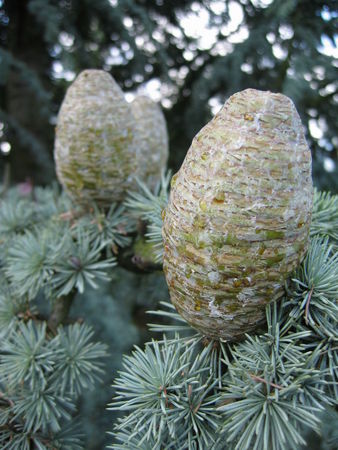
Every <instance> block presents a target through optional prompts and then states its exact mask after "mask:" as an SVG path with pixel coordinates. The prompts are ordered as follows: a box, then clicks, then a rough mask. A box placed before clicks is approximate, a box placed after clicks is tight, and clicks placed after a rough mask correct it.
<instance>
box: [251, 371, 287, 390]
mask: <svg viewBox="0 0 338 450" xmlns="http://www.w3.org/2000/svg"><path fill="white" fill-rule="evenodd" d="M249 375H250V377H251V378H252V379H253V380H255V381H260V382H261V383H264V384H268V385H269V386H272V387H274V388H276V389H283V386H280V385H279V384H275V383H271V382H269V381H266V380H265V379H264V378H261V377H259V376H257V375H253V374H251V373H250V374H249Z"/></svg>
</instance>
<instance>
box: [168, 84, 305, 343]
mask: <svg viewBox="0 0 338 450" xmlns="http://www.w3.org/2000/svg"><path fill="white" fill-rule="evenodd" d="M311 210H312V181H311V155H310V150H309V148H308V146H307V144H306V141H305V138H304V134H303V130H302V124H301V121H300V118H299V116H298V114H297V111H296V109H295V107H294V105H293V103H292V102H291V100H289V99H288V98H287V97H285V96H284V95H281V94H273V93H270V92H261V91H256V90H253V89H248V90H245V91H243V92H239V93H237V94H235V95H233V96H232V97H230V99H229V100H228V101H227V102H226V103H225V105H224V107H223V108H222V109H221V111H220V112H219V113H218V114H217V115H216V116H215V117H214V118H213V119H212V120H211V122H209V123H208V124H207V125H206V126H205V127H204V128H203V129H202V130H201V131H200V132H199V133H198V134H197V135H196V136H195V138H194V140H193V142H192V145H191V147H190V149H189V151H188V153H187V156H186V158H185V160H184V162H183V165H182V167H181V169H180V170H179V172H178V173H177V174H176V175H175V176H174V177H173V180H172V190H171V195H170V200H169V204H168V207H167V210H166V215H165V218H164V227H163V237H164V244H165V252H164V270H165V274H166V279H167V283H168V285H169V290H170V295H171V299H172V302H173V303H174V305H175V306H176V308H177V310H178V311H179V313H180V314H181V315H182V316H183V317H184V318H185V319H186V320H187V321H188V322H189V323H190V324H191V325H192V326H193V327H195V328H197V329H199V330H200V331H201V332H202V333H204V334H205V335H208V336H211V337H213V338H224V339H228V340H237V339H240V338H241V337H242V336H243V333H246V332H249V331H251V330H253V329H254V328H255V327H257V325H259V324H260V323H261V322H262V321H263V320H264V316H265V314H264V307H265V305H266V304H267V303H268V302H271V301H273V300H276V299H279V298H280V297H281V296H282V295H283V284H284V280H285V278H286V277H288V275H289V274H290V273H291V272H292V271H293V270H294V269H295V267H296V266H297V265H298V264H299V263H300V261H301V260H302V258H303V256H304V254H305V252H306V249H307V244H308V235H309V225H310V220H311Z"/></svg>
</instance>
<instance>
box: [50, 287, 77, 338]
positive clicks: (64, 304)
mask: <svg viewBox="0 0 338 450" xmlns="http://www.w3.org/2000/svg"><path fill="white" fill-rule="evenodd" d="M74 298H75V291H71V292H70V293H69V294H68V295H64V296H62V297H59V298H56V299H55V300H54V302H53V308H52V312H51V315H50V317H49V319H48V327H49V328H50V329H51V330H52V331H53V332H55V331H56V329H57V327H58V326H59V325H60V324H62V323H64V322H65V320H66V319H67V317H68V314H69V311H70V307H71V306H72V303H73V300H74Z"/></svg>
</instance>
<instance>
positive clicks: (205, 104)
mask: <svg viewBox="0 0 338 450" xmlns="http://www.w3.org/2000/svg"><path fill="white" fill-rule="evenodd" d="M0 5H1V9H0V21H1V33H0V39H1V44H2V49H1V73H0V83H1V85H2V91H1V96H0V102H1V121H2V123H4V126H3V129H2V133H3V136H2V139H3V142H9V143H10V145H11V147H12V152H11V154H10V156H9V159H10V162H11V166H12V177H13V179H14V180H23V179H24V178H25V177H31V178H32V179H34V180H35V181H36V182H37V183H44V182H46V181H48V180H49V179H50V177H51V176H52V174H53V164H52V150H53V125H54V124H55V117H56V114H57V111H58V108H59V105H60V101H61V99H62V97H63V94H64V91H65V88H66V86H67V85H68V83H69V81H71V80H72V79H73V78H74V76H75V74H77V73H78V72H79V71H80V70H82V69H85V68H89V67H90V68H104V69H105V70H107V71H109V72H110V73H111V74H112V75H113V76H114V78H115V79H116V80H117V81H118V83H119V84H120V86H121V87H122V88H123V89H124V90H125V91H129V92H130V93H132V92H134V91H135V90H137V89H138V90H140V89H141V90H142V89H148V90H151V92H152V96H153V97H154V98H155V99H157V100H161V103H162V106H163V107H164V108H165V112H166V117H167V120H168V126H169V135H170V139H171V157H170V166H171V167H172V168H173V169H174V170H176V169H177V168H178V167H179V166H180V164H181V162H182V160H183V158H184V155H185V153H186V151H187V148H188V146H189V144H190V141H191V139H192V137H193V136H194V134H195V133H196V131H197V130H199V129H200V128H201V127H202V126H203V125H204V124H205V123H206V122H207V121H208V120H209V119H210V116H211V114H212V113H213V112H215V111H216V110H217V109H218V107H219V106H220V105H221V104H222V103H223V102H224V100H225V99H226V98H227V97H228V96H230V95H231V94H233V93H234V92H236V91H238V90H241V89H244V88H247V87H253V88H258V89H264V90H271V91H278V92H282V93H284V94H286V95H288V96H290V97H291V98H292V99H293V100H294V102H295V104H296V105H297V108H298V110H299V112H300V115H301V117H302V120H303V123H304V125H305V126H306V128H307V139H308V141H309V143H310V145H311V148H312V151H313V155H314V162H315V164H314V174H315V179H316V182H317V184H319V185H320V186H322V187H329V186H331V189H334V190H336V189H337V182H336V180H337V176H336V175H337V167H336V164H335V162H336V160H337V138H335V134H336V132H337V124H336V120H335V118H336V116H337V83H336V70H337V62H336V60H335V59H334V56H336V51H337V50H336V44H335V39H336V32H337V11H336V8H335V2H334V1H333V0H332V1H330V0H328V1H320V0H316V1H312V0H297V1H295V0H287V1H285V0H251V1H250V0H231V1H224V2H220V1H217V0H209V1H202V2H198V1H179V2H176V1H165V2H164V1H162V0H157V1H156V2H153V1H146V0H139V1H135V0H119V1H118V0H98V1H96V2H89V1H79V0H63V1H61V2H59V1H55V0H48V1H42V0H29V1H26V2H25V1H22V0H11V1H8V0H7V1H6V0H2V1H1V2H0ZM32 111H33V112H34V113H33V114H32ZM4 148H5V150H6V149H8V146H5V147H4ZM323 165H324V166H325V167H326V168H328V169H329V170H330V171H331V172H330V173H325V172H324V171H323ZM42 168H43V170H41V169H42Z"/></svg>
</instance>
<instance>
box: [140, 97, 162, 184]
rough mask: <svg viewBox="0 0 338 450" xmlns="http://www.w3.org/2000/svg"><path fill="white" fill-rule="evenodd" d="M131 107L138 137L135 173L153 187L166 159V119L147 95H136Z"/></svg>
mask: <svg viewBox="0 0 338 450" xmlns="http://www.w3.org/2000/svg"><path fill="white" fill-rule="evenodd" d="M131 108H132V112H133V115H134V118H135V122H136V127H137V135H138V138H139V144H138V171H137V174H138V176H139V178H140V180H142V181H143V182H144V183H145V184H146V185H147V186H148V187H150V188H154V187H155V186H156V184H157V183H158V182H159V181H160V179H161V172H162V171H163V170H164V169H165V168H166V165H167V160H168V133H167V126H166V121H165V118H164V115H163V113H162V110H161V108H160V107H159V106H158V105H157V104H156V103H154V102H153V101H152V100H151V99H150V98H149V97H145V96H139V97H136V98H135V100H134V101H133V102H132V104H131Z"/></svg>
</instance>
